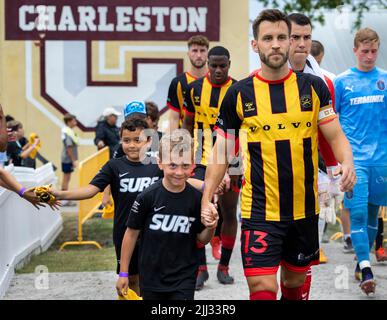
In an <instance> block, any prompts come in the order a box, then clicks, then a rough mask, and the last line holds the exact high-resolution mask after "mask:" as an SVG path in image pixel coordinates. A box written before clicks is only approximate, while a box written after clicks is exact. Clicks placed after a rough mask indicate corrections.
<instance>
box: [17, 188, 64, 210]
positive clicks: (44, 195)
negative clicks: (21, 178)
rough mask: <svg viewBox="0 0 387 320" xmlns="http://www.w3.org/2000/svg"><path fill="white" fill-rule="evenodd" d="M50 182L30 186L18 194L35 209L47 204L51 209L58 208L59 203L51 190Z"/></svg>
mask: <svg viewBox="0 0 387 320" xmlns="http://www.w3.org/2000/svg"><path fill="white" fill-rule="evenodd" d="M51 186H52V185H51V184H50V185H46V186H38V187H32V188H29V189H27V190H25V191H24V192H23V191H22V192H21V193H20V195H21V196H22V197H23V198H24V199H25V200H27V201H29V202H30V203H31V204H32V205H33V206H34V207H35V208H36V209H38V210H39V207H45V205H46V204H47V205H48V206H49V207H50V208H51V209H52V210H59V207H60V206H61V203H60V201H59V200H57V198H56V197H55V195H54V194H53V193H52V191H51Z"/></svg>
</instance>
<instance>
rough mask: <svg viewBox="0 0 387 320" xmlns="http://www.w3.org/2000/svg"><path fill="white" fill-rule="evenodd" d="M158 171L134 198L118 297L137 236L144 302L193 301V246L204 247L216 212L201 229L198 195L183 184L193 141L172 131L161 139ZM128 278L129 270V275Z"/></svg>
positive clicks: (188, 171)
mask: <svg viewBox="0 0 387 320" xmlns="http://www.w3.org/2000/svg"><path fill="white" fill-rule="evenodd" d="M159 166H160V169H162V170H163V172H164V177H163V179H162V180H161V181H158V182H156V183H155V184H153V185H152V186H151V187H149V188H148V189H147V190H145V191H144V192H142V193H141V194H140V195H138V196H137V198H136V201H135V202H134V204H133V206H132V209H131V212H130V215H129V219H128V223H127V227H128V228H127V230H126V232H125V236H124V240H123V243H122V250H121V252H122V253H121V261H122V263H121V270H120V273H119V278H118V281H117V285H116V288H117V292H118V294H119V295H122V294H123V292H126V291H127V288H128V268H127V266H128V264H129V262H130V261H132V253H133V250H134V247H135V244H136V241H137V238H138V235H139V233H140V231H141V239H140V243H141V245H140V259H139V261H140V269H141V273H140V286H141V295H142V297H143V299H144V300H193V298H194V293H195V273H196V270H197V266H198V259H197V255H196V240H198V241H200V242H202V243H203V244H206V243H208V242H209V241H210V239H211V238H212V237H213V235H214V232H215V228H216V225H217V220H218V217H217V214H216V212H210V213H209V214H207V215H206V214H204V215H205V216H204V217H203V219H202V220H203V224H202V223H201V214H200V200H201V193H200V191H198V190H196V189H195V188H194V187H192V186H191V185H190V184H188V183H187V182H186V181H187V179H188V178H189V177H190V176H191V173H192V169H193V167H194V163H193V152H192V138H191V137H190V135H189V134H188V133H187V132H186V131H183V130H175V131H174V132H173V133H171V134H166V135H164V137H163V138H162V139H161V142H160V151H159ZM129 275H130V270H129Z"/></svg>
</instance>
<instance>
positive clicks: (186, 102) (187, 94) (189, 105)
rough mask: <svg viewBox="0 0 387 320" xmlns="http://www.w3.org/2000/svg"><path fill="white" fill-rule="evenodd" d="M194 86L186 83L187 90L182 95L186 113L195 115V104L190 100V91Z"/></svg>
mask: <svg viewBox="0 0 387 320" xmlns="http://www.w3.org/2000/svg"><path fill="white" fill-rule="evenodd" d="M193 90H194V88H193V87H192V86H191V85H188V88H187V91H186V92H185V96H184V109H185V110H186V111H187V112H186V113H188V115H190V116H192V115H195V106H194V104H193V102H192V92H193Z"/></svg>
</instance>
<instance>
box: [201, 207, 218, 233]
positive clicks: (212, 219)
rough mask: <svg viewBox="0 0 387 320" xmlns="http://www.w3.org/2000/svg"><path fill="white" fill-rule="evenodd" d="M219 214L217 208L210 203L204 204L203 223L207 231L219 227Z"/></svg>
mask: <svg viewBox="0 0 387 320" xmlns="http://www.w3.org/2000/svg"><path fill="white" fill-rule="evenodd" d="M218 220H219V214H218V210H216V206H215V205H214V204H213V203H211V202H208V203H207V204H204V203H202V211H201V221H202V223H203V225H204V226H205V227H206V228H207V229H215V228H216V227H217V225H218Z"/></svg>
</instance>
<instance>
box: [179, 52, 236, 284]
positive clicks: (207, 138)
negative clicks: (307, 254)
mask: <svg viewBox="0 0 387 320" xmlns="http://www.w3.org/2000/svg"><path fill="white" fill-rule="evenodd" d="M229 69H230V53H229V51H228V50H227V49H226V48H224V47H221V46H217V47H214V48H212V49H211V50H210V51H209V52H208V70H209V72H208V74H207V75H206V76H205V77H203V78H200V79H198V80H196V81H194V82H192V83H191V84H190V85H189V88H188V91H187V94H186V97H185V110H184V111H185V117H184V124H183V128H185V129H187V130H188V131H189V132H190V133H191V134H193V133H194V142H195V145H194V152H195V164H196V167H195V169H194V175H193V177H192V179H196V180H200V181H204V176H205V172H206V167H207V165H208V159H209V156H210V153H211V149H212V146H213V143H214V141H215V139H216V136H215V134H214V132H213V128H214V125H215V122H216V118H217V116H218V113H219V109H220V105H221V103H222V100H223V98H224V96H225V94H226V92H227V90H228V89H229V88H230V86H231V85H232V84H233V83H235V82H236V80H234V79H232V78H231V77H230V76H229V74H228V72H229ZM230 180H231V182H230V186H231V188H230V190H227V191H226V192H225V193H224V194H223V195H222V196H221V197H220V199H219V206H220V212H221V215H222V218H223V223H222V226H221V232H220V238H221V257H220V261H219V265H218V272H217V277H218V280H219V282H220V283H222V284H232V283H234V279H233V277H231V276H230V275H229V273H228V266H229V262H230V258H231V254H232V250H233V248H234V244H235V237H236V233H237V227H238V222H237V219H236V208H237V202H238V196H239V189H240V185H239V184H240V175H235V173H234V175H231V176H230ZM191 182H192V180H191ZM198 250H199V259H200V265H199V271H198V275H197V279H196V288H197V290H199V289H201V288H202V287H203V285H204V282H205V281H206V280H207V279H208V277H209V275H208V271H207V263H206V252H205V247H204V245H200V244H198Z"/></svg>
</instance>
